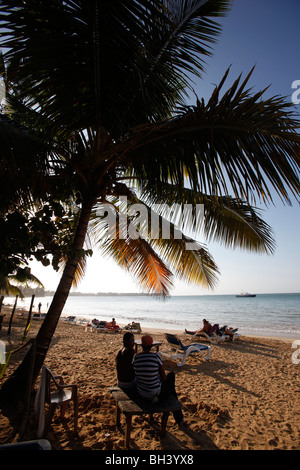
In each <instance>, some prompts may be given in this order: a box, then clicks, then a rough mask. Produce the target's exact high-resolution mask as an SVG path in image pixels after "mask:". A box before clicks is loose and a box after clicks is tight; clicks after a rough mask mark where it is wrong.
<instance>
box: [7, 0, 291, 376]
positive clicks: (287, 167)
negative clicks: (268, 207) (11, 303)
mask: <svg viewBox="0 0 300 470" xmlns="http://www.w3.org/2000/svg"><path fill="white" fill-rule="evenodd" d="M230 3H231V2H230V1H221V0H207V1H199V0H178V1H176V2H168V1H162V0H160V1H159V0H126V1H122V0H118V1H111V0H107V1H106V0H105V1H101V2H99V1H97V0H89V1H76V0H64V1H62V0H49V1H47V2H41V1H39V0H26V1H22V2H21V1H20V2H16V1H15V0H14V1H12V0H4V1H3V2H2V3H1V6H0V21H1V23H0V24H2V26H3V28H4V29H3V32H2V33H1V36H0V37H1V38H2V45H3V47H4V48H5V52H4V54H3V57H4V62H5V68H6V70H5V80H6V83H7V86H6V89H7V96H6V103H7V104H6V106H5V113H6V118H7V119H10V123H9V125H8V124H7V123H5V122H4V121H0V139H1V141H3V142H5V143H6V144H7V145H6V151H4V150H3V151H0V152H1V153H0V156H1V162H2V166H1V167H0V179H1V181H2V179H4V177H5V171H6V169H7V167H9V165H10V164H11V162H12V161H14V160H13V159H14V158H18V157H17V154H18V152H19V151H20V155H22V152H23V150H24V148H23V146H22V142H28V145H31V146H32V148H33V152H34V153H33V154H32V155H31V157H32V160H30V161H31V163H32V164H33V167H34V166H35V164H36V167H37V171H40V172H42V177H41V180H42V181H47V180H49V179H51V177H54V180H55V182H56V184H57V187H58V195H59V190H60V189H61V198H62V200H64V198H65V197H66V195H67V197H68V198H72V200H73V201H75V204H76V207H77V209H78V211H77V212H76V220H75V219H74V225H73V229H74V230H73V233H72V240H71V243H70V244H68V250H67V252H66V253H65V257H64V263H63V266H64V268H63V273H62V276H61V279H60V282H59V285H58V287H57V290H56V292H55V295H54V296H53V300H52V303H51V305H50V307H49V310H48V313H47V316H46V319H45V321H44V322H43V324H42V326H41V328H40V330H39V333H38V335H37V338H36V352H35V363H34V371H33V377H34V379H36V377H37V376H38V373H39V371H40V368H41V366H42V364H43V361H44V359H45V355H46V353H47V350H48V348H49V345H50V343H51V339H52V337H53V334H54V332H55V329H56V326H57V323H58V321H59V318H60V315H61V312H62V310H63V308H64V305H65V302H66V300H67V297H68V295H69V292H70V289H71V286H72V284H73V282H74V279H76V273H78V266H80V263H82V260H83V259H84V256H82V255H84V254H85V249H86V245H85V243H86V241H87V234H88V233H89V234H90V235H91V237H92V239H93V241H94V242H95V245H96V246H97V247H98V248H99V249H100V250H102V252H104V254H106V255H109V256H111V257H113V258H114V259H115V260H116V262H117V263H119V265H121V266H122V267H123V268H125V269H126V270H128V271H129V272H130V273H132V274H133V275H135V276H136V278H137V280H138V282H139V283H140V285H141V286H142V287H143V288H144V289H145V290H147V291H149V292H153V293H157V294H159V295H162V296H166V295H168V293H169V292H170V291H171V289H172V282H173V281H172V279H173V276H174V275H176V276H177V277H181V278H182V279H184V280H187V281H188V282H194V283H198V284H201V285H202V286H205V287H207V288H213V287H214V285H215V283H216V282H217V275H218V267H217V264H216V262H215V261H214V259H213V257H212V255H211V254H210V253H209V251H208V249H207V247H206V245H205V244H204V243H201V242H200V241H198V238H199V237H200V236H201V234H203V233H204V235H205V237H206V239H207V240H208V242H209V241H211V240H216V241H218V242H220V243H223V244H224V245H225V246H227V247H229V248H237V247H238V248H242V249H247V250H250V251H254V252H260V253H267V254H270V253H272V252H273V250H274V245H275V244H274V238H273V236H272V231H271V228H270V227H269V226H268V224H266V223H265V222H264V220H263V218H262V217H261V214H260V212H259V211H258V209H256V207H255V204H256V202H257V201H260V202H261V201H262V202H264V203H266V204H268V203H271V202H272V200H273V197H272V194H273V192H275V193H276V194H277V195H278V196H279V197H280V198H281V200H282V201H283V202H285V203H290V202H291V197H294V198H298V197H299V151H300V139H299V134H298V133H297V128H298V127H299V121H298V120H297V118H296V116H295V115H294V112H293V109H292V104H291V103H288V102H287V101H286V100H285V99H284V98H282V97H279V96H275V97H271V98H270V97H266V95H265V92H266V90H262V91H257V92H253V90H251V89H250V88H248V83H249V79H250V77H251V76H252V74H253V73H254V71H253V70H251V71H249V74H248V75H246V77H242V75H241V76H239V77H237V79H236V80H235V81H234V82H233V84H232V85H231V86H229V87H228V89H225V85H226V83H227V81H228V75H229V72H230V69H228V70H227V71H224V77H223V78H222V80H221V82H220V83H219V84H218V85H216V86H215V89H214V91H213V93H212V95H211V97H210V98H209V99H208V100H207V102H205V101H204V100H203V99H202V98H201V97H197V96H196V97H194V90H193V78H194V77H197V78H202V77H203V72H204V66H205V58H206V57H207V56H210V55H211V54H212V51H213V45H214V43H215V42H216V40H217V38H218V36H219V35H220V32H221V28H220V25H219V24H218V22H217V20H218V18H220V17H222V16H223V15H225V14H227V13H228V11H229V9H230ZM190 96H192V97H194V98H193V100H194V103H193V104H188V101H191V98H190ZM12 123H18V124H19V125H20V126H22V127H21V128H19V127H17V130H16V128H15V126H14V125H13V124H12ZM11 133H14V135H16V133H17V134H18V140H16V143H14V142H13V141H12V140H11V138H10V135H11ZM23 139H24V140H23ZM17 144H18V145H17ZM1 146H2V144H1ZM2 148H3V149H4V147H2ZM11 149H12V150H13V151H11ZM37 149H38V151H37ZM26 154H27V152H26ZM12 157H13V159H12ZM26 158H27V157H26ZM26 158H24V159H23V157H22V158H20V159H19V160H18V161H19V164H20V166H23V165H26ZM4 170H5V171H4ZM37 176H38V173H37V175H34V174H32V175H31V177H30V179H29V180H28V185H29V188H28V193H31V192H34V191H35V190H36V186H35V185H36V177H37ZM125 198H126V201H127V203H126V205H124V204H122V201H123V200H124V199H125ZM120 201H121V202H120ZM103 204H105V205H110V206H111V207H113V208H114V211H115V212H114V213H115V214H116V222H115V225H116V227H115V229H116V233H117V234H118V236H115V237H113V238H112V237H107V236H106V235H105V234H106V231H105V230H106V229H107V227H106V226H105V223H106V222H105V219H104V218H103V216H99V210H100V208H101V205H103ZM133 204H141V205H143V207H145V208H146V211H147V212H148V213H149V214H150V213H151V212H152V211H155V213H156V214H157V217H158V218H159V220H160V221H162V220H163V219H164V218H165V217H166V213H165V210H166V205H168V206H171V205H172V204H176V205H178V206H184V205H185V204H190V205H192V207H194V208H196V205H197V204H201V205H203V207H204V217H203V218H202V219H201V220H198V219H197V218H196V217H195V214H196V212H193V211H191V213H190V217H188V218H187V219H185V220H182V224H181V225H179V226H177V225H176V223H175V220H176V214H175V218H174V219H173V220H172V219H171V220H169V224H170V237H169V238H164V237H162V236H160V235H161V234H160V233H159V234H158V237H156V238H153V239H151V238H149V239H147V238H146V236H143V234H144V233H145V232H144V231H143V228H144V227H143V226H142V225H143V224H142V223H141V220H140V218H139V217H137V219H136V220H135V216H134V215H131V217H129V218H127V219H126V222H125V223H126V224H129V223H130V224H131V227H132V226H134V227H135V232H136V234H138V236H136V237H134V236H129V235H128V233H129V232H128V231H127V236H124V237H122V236H119V234H120V230H121V228H122V226H121V223H122V220H123V219H122V215H123V214H124V213H128V210H130V207H131V206H132V205H133ZM135 221H136V224H135ZM159 226H161V225H159ZM175 229H176V230H179V231H180V232H181V237H175V236H174V233H175ZM189 230H191V231H192V232H193V234H194V236H193V237H191V236H190V235H189V234H187V233H188V231H189ZM186 242H189V243H193V244H194V248H193V249H189V250H187V249H186ZM99 269H101V266H99Z"/></svg>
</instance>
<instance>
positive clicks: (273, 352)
mask: <svg viewBox="0 0 300 470" xmlns="http://www.w3.org/2000/svg"><path fill="white" fill-rule="evenodd" d="M4 310H5V309H3V310H2V313H5V312H4ZM8 321H9V312H8V310H7V315H6V316H5V318H4V321H3V327H2V331H1V332H0V340H2V341H7V326H8ZM25 323H26V317H24V318H22V317H21V316H20V315H16V319H14V322H13V327H12V333H11V343H12V344H13V346H14V347H16V346H17V345H18V344H20V343H18V342H19V341H20V338H21V336H22V334H23V330H24V326H25ZM39 325H40V321H32V326H31V329H30V335H29V336H30V337H34V336H35V334H36V332H37V330H38V328H39ZM141 326H142V328H143V325H141ZM146 332H150V333H151V334H152V335H153V338H154V339H155V340H158V341H162V342H163V344H162V345H161V350H165V349H167V342H166V340H165V339H164V336H163V332H159V331H156V330H152V331H149V330H147V331H146V330H144V329H143V334H144V333H146ZM179 335H180V337H181V339H182V340H183V341H184V342H185V343H186V342H187V339H186V338H185V336H184V335H183V334H182V332H179ZM122 336H123V335H122V334H115V333H96V332H91V331H85V326H84V325H72V324H67V323H66V322H65V321H63V320H61V321H60V322H59V326H58V328H57V330H56V333H55V336H54V338H53V341H52V344H51V347H50V349H49V352H48V355H47V357H46V361H45V363H46V365H47V366H48V367H49V368H50V369H51V370H52V371H53V372H54V373H55V374H60V375H62V376H63V377H64V380H65V382H66V383H76V384H77V385H78V393H79V432H78V435H74V433H73V420H72V410H71V408H70V409H69V410H67V413H66V417H67V419H66V420H65V421H64V422H62V421H61V420H60V417H59V413H58V412H57V414H56V415H55V417H54V419H53V421H52V425H51V428H50V430H49V432H48V434H47V439H48V440H49V441H50V443H51V446H52V448H53V449H64V450H122V449H124V429H125V420H124V418H123V417H122V418H121V426H120V427H119V428H116V427H115V402H114V400H113V398H112V397H111V394H110V393H109V391H108V388H109V387H111V386H114V385H116V371H115V355H116V353H117V351H118V349H119V348H121V346H122ZM140 336H141V335H136V338H140ZM292 342H293V340H286V339H285V340H283V339H282V340H280V339H272V338H258V337H246V336H242V337H241V338H240V339H239V340H237V341H235V342H226V343H221V344H218V345H213V346H212V351H211V359H210V361H208V362H204V361H203V359H201V357H200V356H199V355H196V356H193V357H191V356H190V357H189V358H188V360H187V362H186V364H185V365H184V366H183V367H178V366H177V365H176V363H175V362H171V361H166V362H165V368H166V371H170V370H172V371H174V372H175V374H176V389H177V392H178V398H179V400H180V401H181V402H182V404H183V413H184V418H185V420H186V423H187V424H186V426H185V427H184V428H179V427H178V425H176V423H175V421H174V418H173V416H172V415H170V417H169V421H168V426H167V433H166V435H165V437H164V438H162V439H161V438H160V437H159V420H160V416H155V420H154V422H149V421H148V419H147V418H144V417H140V416H135V417H134V418H133V430H132V432H131V438H132V439H131V449H133V450H177V451H186V450H216V449H220V450H273V449H278V450H279V449H281V450H299V449H300V428H299V417H300V416H299V415H300V413H299V412H300V381H299V375H300V364H297V363H295V360H294V361H293V360H292V354H293V353H294V352H295V349H292ZM203 344H204V342H203ZM298 347H299V346H298ZM21 355H22V352H21V353H19V354H16V355H14V356H13V357H12V359H11V362H10V364H9V367H8V369H7V371H6V373H5V375H4V377H3V379H2V380H1V379H0V385H1V384H2V383H3V381H4V380H5V379H6V378H7V377H8V375H9V374H10V373H11V372H12V371H13V370H14V368H15V367H16V365H17V364H18V361H19V360H20V358H21ZM294 357H295V356H294ZM35 432H36V431H35V427H34V425H33V423H31V425H30V426H29V427H28V429H27V431H26V432H25V435H24V436H23V440H29V439H34V438H35V434H34V433H35ZM12 439H15V440H16V439H17V436H15V437H13V429H12V428H11V426H10V423H9V421H8V419H7V418H6V417H5V416H4V415H2V414H0V444H4V443H8V442H10V441H11V440H12Z"/></svg>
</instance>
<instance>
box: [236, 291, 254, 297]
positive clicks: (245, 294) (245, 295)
mask: <svg viewBox="0 0 300 470" xmlns="http://www.w3.org/2000/svg"><path fill="white" fill-rule="evenodd" d="M236 297H256V294H249V292H241V293H240V294H237V295H236Z"/></svg>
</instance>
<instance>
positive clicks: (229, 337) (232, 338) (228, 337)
mask: <svg viewBox="0 0 300 470" xmlns="http://www.w3.org/2000/svg"><path fill="white" fill-rule="evenodd" d="M240 337H241V335H240V333H233V334H232V335H225V339H226V341H235V340H236V339H239V338H240Z"/></svg>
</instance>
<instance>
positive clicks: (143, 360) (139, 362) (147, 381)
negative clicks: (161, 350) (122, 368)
mask: <svg viewBox="0 0 300 470" xmlns="http://www.w3.org/2000/svg"><path fill="white" fill-rule="evenodd" d="M162 364H163V362H162V359H161V357H160V355H159V354H157V353H152V352H142V353H139V354H136V355H135V356H134V358H133V367H134V371H135V376H136V386H137V390H138V392H139V394H140V395H141V396H142V397H144V398H149V399H151V398H153V397H154V396H155V395H157V394H158V393H159V392H160V389H161V380H160V375H159V367H160V366H161V365H162Z"/></svg>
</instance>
